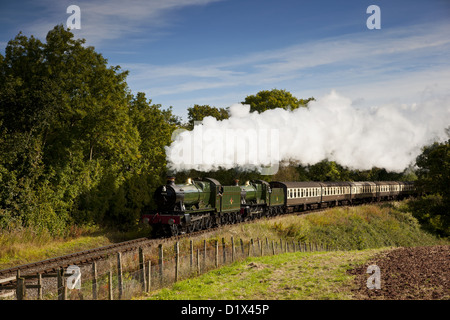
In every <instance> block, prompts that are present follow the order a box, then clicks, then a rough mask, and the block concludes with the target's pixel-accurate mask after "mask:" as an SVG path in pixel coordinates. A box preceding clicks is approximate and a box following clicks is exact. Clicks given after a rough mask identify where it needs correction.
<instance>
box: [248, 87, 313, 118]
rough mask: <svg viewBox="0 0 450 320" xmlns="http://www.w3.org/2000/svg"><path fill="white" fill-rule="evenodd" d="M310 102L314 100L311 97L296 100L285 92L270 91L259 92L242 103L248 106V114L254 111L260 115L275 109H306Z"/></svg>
mask: <svg viewBox="0 0 450 320" xmlns="http://www.w3.org/2000/svg"><path fill="white" fill-rule="evenodd" d="M311 100H314V98H312V97H311V98H309V99H306V100H303V99H297V98H296V97H294V96H293V95H292V94H291V93H290V92H288V91H286V90H279V89H272V90H270V91H268V90H263V91H259V92H258V93H257V94H256V95H250V96H247V97H246V98H245V101H243V102H242V103H243V104H249V105H250V112H255V111H256V112H259V113H261V112H264V111H266V110H269V109H276V108H283V109H287V110H289V109H290V110H294V109H297V108H300V107H306V106H307V104H308V102H309V101H311Z"/></svg>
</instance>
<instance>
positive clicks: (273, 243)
mask: <svg viewBox="0 0 450 320" xmlns="http://www.w3.org/2000/svg"><path fill="white" fill-rule="evenodd" d="M272 255H275V241H273V240H272Z"/></svg>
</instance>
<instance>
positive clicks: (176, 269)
mask: <svg viewBox="0 0 450 320" xmlns="http://www.w3.org/2000/svg"><path fill="white" fill-rule="evenodd" d="M174 249H175V282H177V281H178V269H179V263H180V248H179V245H178V241H177V242H175V248H174Z"/></svg>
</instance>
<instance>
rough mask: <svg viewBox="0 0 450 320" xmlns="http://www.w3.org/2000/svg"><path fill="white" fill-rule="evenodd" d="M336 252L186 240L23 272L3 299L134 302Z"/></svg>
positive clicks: (299, 245) (284, 244) (285, 244)
mask: <svg viewBox="0 0 450 320" xmlns="http://www.w3.org/2000/svg"><path fill="white" fill-rule="evenodd" d="M331 250H334V248H330V247H329V246H328V245H320V244H315V243H305V242H295V241H283V240H281V239H279V240H276V241H275V240H269V239H267V238H266V239H256V240H254V239H250V240H249V241H248V242H247V243H244V241H243V240H242V239H239V240H235V239H234V238H233V237H231V238H230V239H225V238H222V239H221V240H219V239H209V240H203V241H201V242H199V241H196V242H195V243H194V241H193V240H184V241H182V242H175V243H174V244H173V245H166V246H163V245H159V246H158V247H143V248H138V249H137V250H135V251H131V252H125V253H121V252H119V253H117V254H116V255H111V256H110V257H109V258H108V259H105V260H101V261H97V262H94V263H92V264H90V265H89V264H88V265H84V266H80V267H78V266H70V267H68V268H66V269H63V268H60V269H59V270H58V271H57V272H56V273H54V274H41V275H39V274H35V275H26V276H21V275H20V274H19V273H18V274H17V277H16V280H17V282H16V285H15V287H3V290H0V297H1V296H2V292H5V291H7V290H9V292H7V293H6V294H5V293H3V297H4V298H6V299H18V300H23V299H38V300H40V299H50V300H56V299H58V300H116V299H119V300H129V299H131V298H133V297H137V296H140V295H142V294H144V293H146V292H150V291H154V290H158V289H161V288H164V287H168V286H170V285H171V284H173V283H175V282H177V281H181V280H184V279H188V278H192V277H196V276H199V275H201V274H203V273H206V272H208V271H210V270H213V269H217V268H219V267H221V266H224V265H229V264H231V263H233V262H236V261H243V260H245V259H246V258H248V257H258V256H268V255H277V254H281V253H286V252H313V251H331ZM0 289H2V287H1V286H0Z"/></svg>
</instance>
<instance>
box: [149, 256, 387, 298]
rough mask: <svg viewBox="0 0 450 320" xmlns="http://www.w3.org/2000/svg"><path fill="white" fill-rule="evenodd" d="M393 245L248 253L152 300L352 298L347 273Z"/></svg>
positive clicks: (351, 278)
mask: <svg viewBox="0 0 450 320" xmlns="http://www.w3.org/2000/svg"><path fill="white" fill-rule="evenodd" d="M384 250H388V248H384V249H368V250H361V251H356V250H353V251H335V252H314V253H308V252H296V253H285V254H280V255H276V256H265V257H256V258H249V259H246V260H245V261H243V262H237V263H234V264H232V265H230V266H226V267H222V268H220V269H217V270H214V271H211V272H208V273H206V274H204V275H202V276H199V277H197V278H193V279H188V280H184V281H180V282H178V283H176V284H174V285H173V286H172V287H170V288H165V289H161V290H158V291H155V292H152V293H150V294H147V295H146V296H144V297H141V299H151V300H206V299H211V300H309V299H313V300H336V299H338V300H349V299H352V289H355V284H354V276H351V275H349V274H347V273H346V271H347V270H349V269H353V268H354V267H355V266H356V265H360V264H364V263H365V262H367V261H368V260H369V259H370V258H372V257H373V256H374V255H375V254H377V253H379V252H381V251H384Z"/></svg>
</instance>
